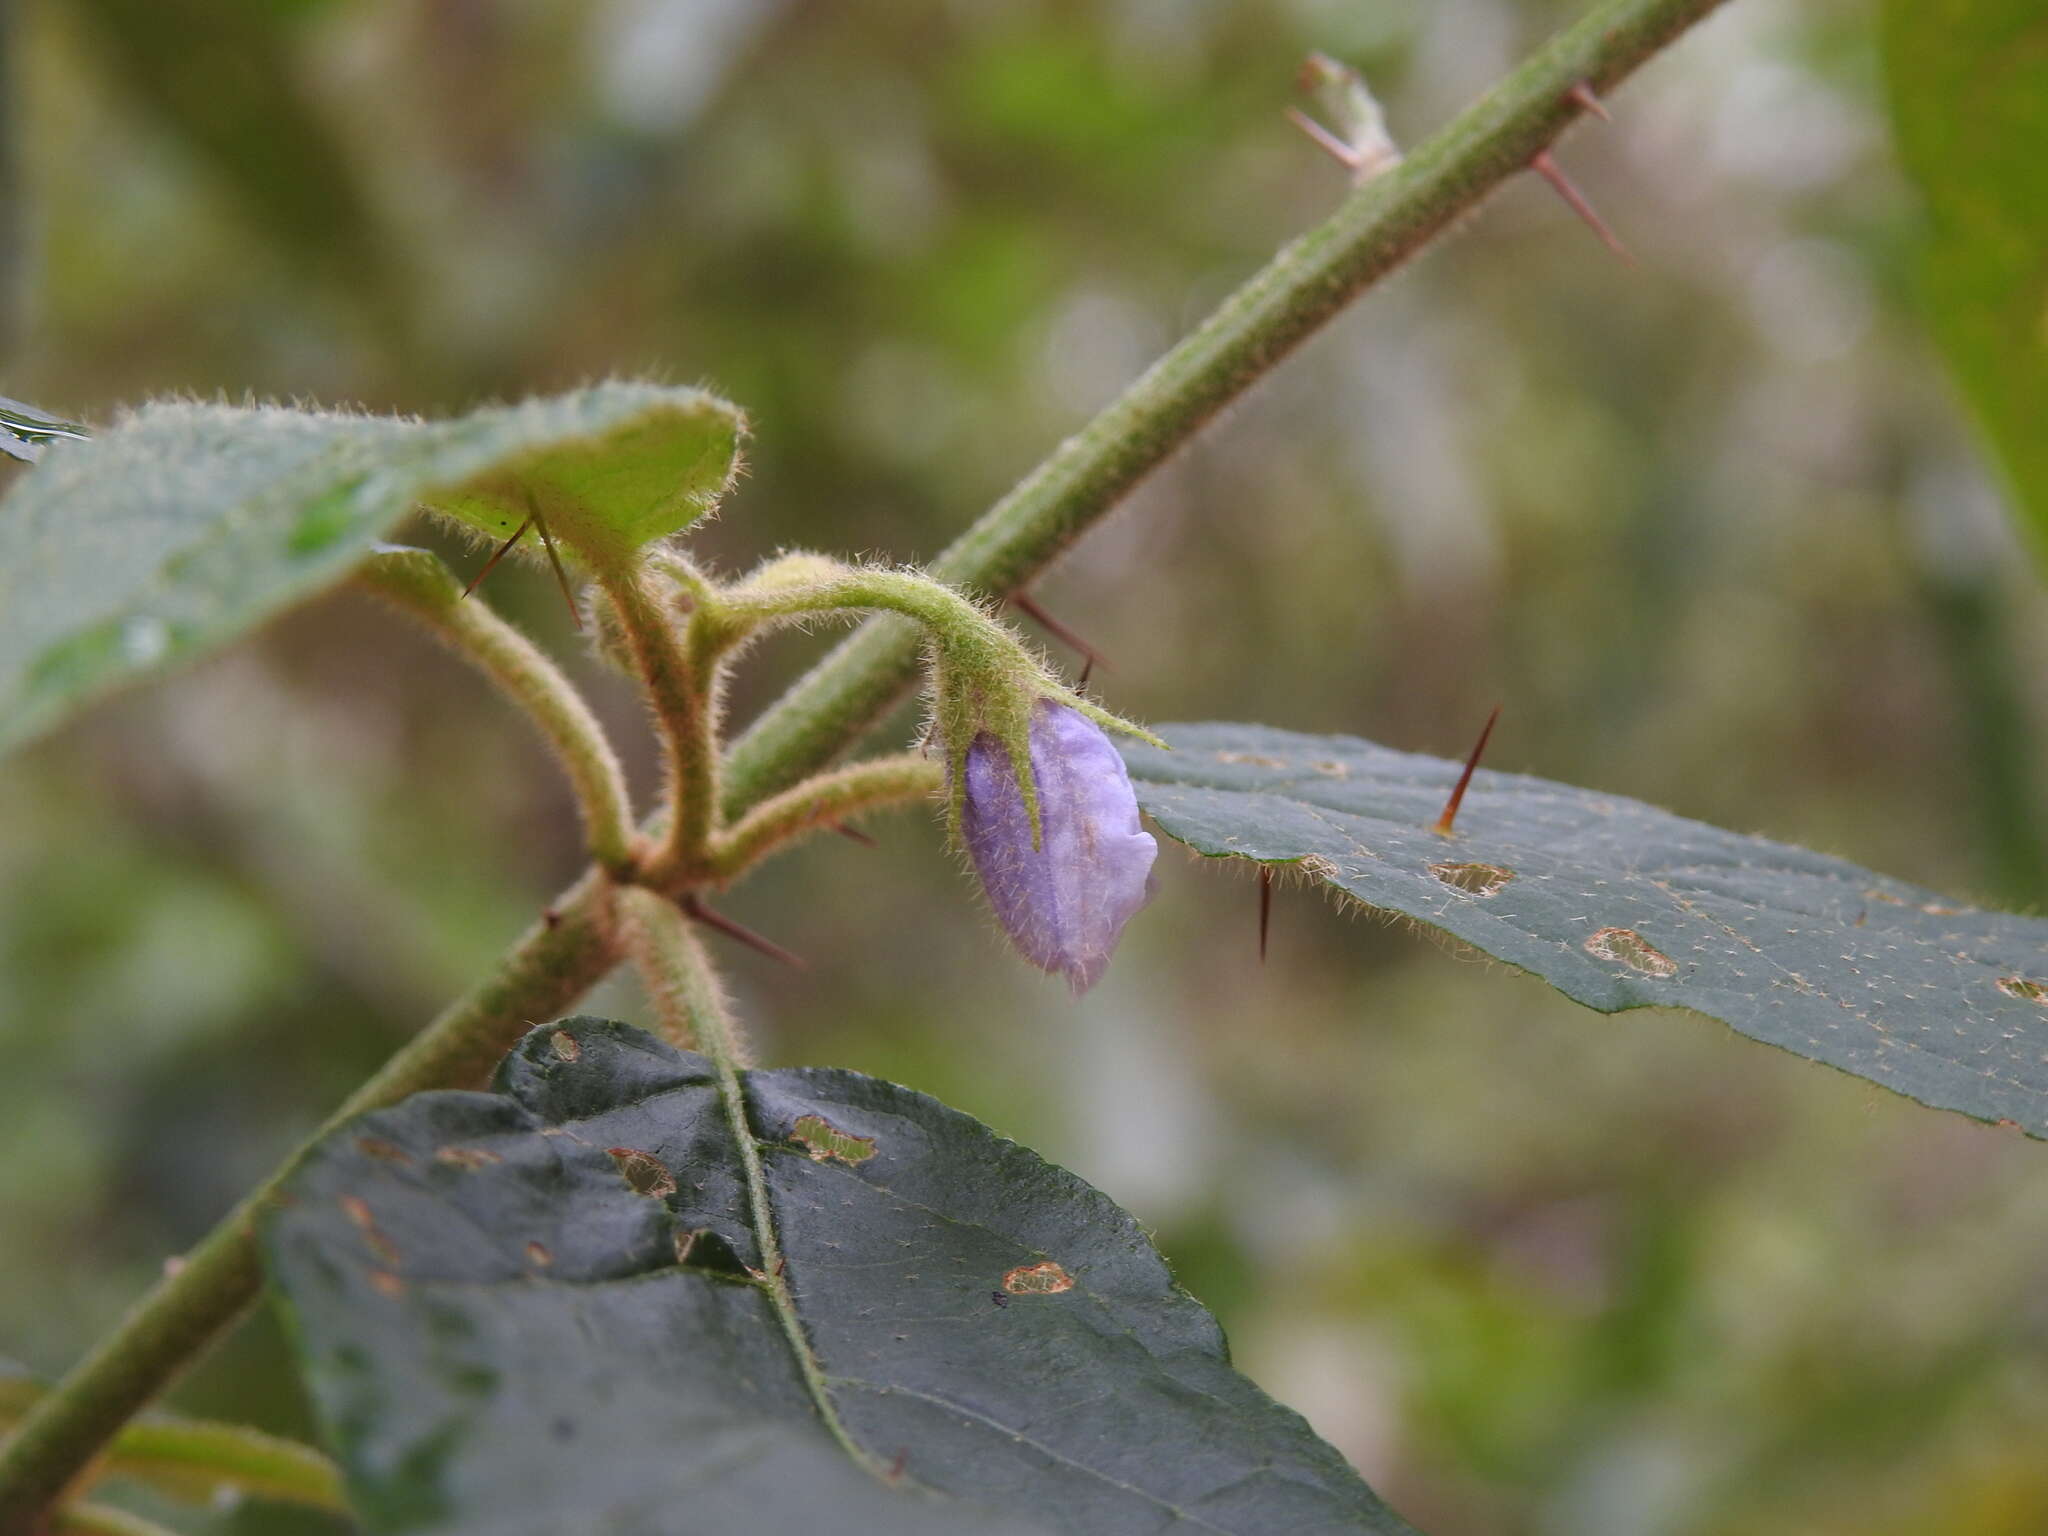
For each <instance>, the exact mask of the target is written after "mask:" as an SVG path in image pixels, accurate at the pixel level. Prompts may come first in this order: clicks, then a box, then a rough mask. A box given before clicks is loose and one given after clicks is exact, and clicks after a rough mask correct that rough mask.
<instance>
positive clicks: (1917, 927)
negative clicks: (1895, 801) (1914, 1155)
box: [1122, 724, 2048, 1137]
mask: <svg viewBox="0 0 2048 1536" xmlns="http://www.w3.org/2000/svg"><path fill="white" fill-rule="evenodd" d="M1158 730H1159V734H1160V735H1162V736H1163V737H1165V738H1166V739H1167V740H1168V741H1169V742H1171V743H1172V744H1173V746H1174V748H1175V750H1174V751H1172V752H1160V751H1158V750H1156V749H1154V748H1150V747H1145V746H1142V745H1138V744H1135V743H1126V744H1124V746H1123V749H1122V750H1123V753H1124V759H1125V761H1126V762H1127V763H1128V764H1129V766H1130V770H1131V778H1132V780H1133V781H1134V782H1135V784H1136V786H1137V791H1138V804H1139V805H1140V807H1142V808H1143V810H1144V811H1145V812H1146V814H1148V815H1149V816H1151V817H1152V819H1153V821H1154V822H1155V823H1156V824H1157V825H1158V826H1159V828H1160V830H1161V831H1163V832H1165V833H1166V835H1167V836H1169V837H1172V838H1176V839H1178V840H1179V841H1181V842H1183V843H1186V844H1187V845H1188V846H1189V847H1191V848H1193V849H1195V850H1196V851H1197V852H1198V853H1203V854H1208V855H1211V856H1214V857H1230V858H1242V859H1250V860H1256V861H1258V862H1260V863H1262V864H1293V865H1295V866H1296V867H1298V868H1299V869H1301V870H1302V871H1303V872H1304V873H1307V874H1309V875H1312V876H1313V877H1314V878H1316V879H1317V880H1319V881H1321V882H1323V883H1324V884H1326V885H1329V886H1331V887H1334V888H1335V889H1337V890H1339V891H1342V892H1344V893H1345V894H1346V895H1349V896H1353V897H1356V898H1357V899H1358V900H1359V901H1362V902H1364V903H1366V904H1367V905H1368V906H1373V907H1378V908H1382V909H1384V910H1387V911H1391V912H1400V913H1404V914H1406V915H1407V916H1409V917H1412V918H1414V919H1416V920H1417V921H1419V922H1422V923H1426V924H1428V925H1429V926H1430V927H1433V928H1439V929H1442V930H1443V931H1444V932H1446V933H1450V934H1454V935H1456V936H1457V937H1458V938H1460V939H1463V940H1464V941H1465V942H1466V943H1468V944H1471V945H1473V946H1474V947H1475V948H1477V949H1481V950H1484V951H1485V952H1486V953H1487V954H1489V955H1492V956H1494V957H1496V958H1497V959H1501V960H1505V961H1507V962H1509V963H1510V964H1512V965H1517V966H1520V967H1521V968H1522V969H1524V970H1526V971H1530V972H1532V973H1534V974H1535V975H1537V976H1540V977H1541V978H1542V979H1543V980H1545V981H1547V982H1549V983H1550V984H1551V985H1552V986H1554V987H1556V988H1557V989H1558V990H1559V991H1560V992H1563V993H1564V994H1565V995H1566V996H1567V997H1570V998H1573V999H1574V1000H1576V1001H1578V1002H1581V1003H1584V1004H1585V1005H1586V1006H1587V1007H1589V1008H1596V1009H1598V1010H1599V1011H1600V1012H1602V1013H1619V1012H1621V1011H1622V1010H1624V1009H1628V1008H1647V1007H1659V1006H1662V1007H1672V1008H1690V1009H1693V1010H1694V1011H1696V1012H1699V1013H1704V1014H1707V1015H1710V1016H1711V1017H1713V1018H1717V1019H1720V1020H1722V1021H1723V1022H1725V1023H1727V1024H1730V1025H1732V1026H1734V1027H1735V1028H1736V1029H1738V1030H1740V1031H1741V1032H1742V1033H1743V1034H1745V1035H1748V1036H1750V1037H1751V1038H1752V1039H1756V1040H1762V1041H1765V1042H1767V1043H1768V1044H1771V1045H1776V1046H1780V1047H1782V1048H1783V1049H1785V1050H1788V1051H1791V1052H1793V1053H1794V1054H1795V1055H1799V1056H1804V1057H1807V1058H1808V1059H1810V1060H1813V1061H1819V1062H1825V1063H1827V1064H1828V1065H1829V1066H1833V1067H1839V1068H1841V1069H1842V1070H1843V1071H1845V1072H1850V1073H1853V1074H1855V1075H1856V1076H1858V1077H1863V1078H1868V1079H1869V1080H1870V1081H1871V1082H1873V1083H1878V1084H1880V1085H1882V1086H1883V1087H1886V1088H1889V1089H1891V1090H1893V1091H1894V1092H1896V1093H1902V1094H1905V1095H1907V1096H1908V1097H1910V1098H1914V1099H1917V1100H1919V1101H1920V1102H1921V1103H1923V1104H1927V1105H1931V1106H1933V1107H1935V1108H1937V1109H1954V1110H1960V1111H1962V1112H1963V1113H1964V1114H1967V1115H1974V1116H1975V1117H1977V1118H1978V1119H1980V1120H1995V1121H2007V1122H2011V1123H2014V1124H2017V1125H2019V1126H2021V1127H2022V1128H2024V1129H2025V1130H2026V1131H2027V1132H2028V1133H2029V1134H2030V1135H2035V1136H2044V1137H2048V921H2043V920H2041V919H2039V918H2029V917H2015V916H2012V915H2010V914H2007V913H2001V912H1986V911H1980V910H1978V909H1976V908H1973V907H1968V906H1965V905H1963V904H1960V903H1955V902H1949V901H1945V900H1943V899H1942V898H1941V897H1939V896H1937V895H1935V894H1934V893H1933V892H1931V891H1924V890H1919V889H1916V888H1915V887H1913V886H1908V885H1902V884H1900V883H1899V882H1897V881H1895V880H1888V879H1886V878H1884V877H1883V876H1881V875H1874V874H1871V873H1870V872H1869V871H1868V870H1863V869H1858V868H1857V867H1856V866H1855V865H1853V864H1846V863H1844V862H1842V861H1841V860H1839V859H1831V858H1826V857H1823V856H1822V855H1820V854H1816V853H1808V852H1806V851H1804V850H1802V849H1798V848H1789V847H1786V846H1785V845H1784V844H1782V843H1773V842H1768V841H1766V840H1765V839H1763V838H1759V837H1744V836H1741V835H1739V834H1737V833H1733V832H1724V831H1721V830H1720V829H1719V828H1716V827H1710V826H1706V825H1704V824H1702V823H1700V822H1696V821H1687V820H1685V819H1683V818H1681V817H1678V816H1673V815H1671V814H1670V813H1669V812H1666V811H1660V810H1656V809H1654V808H1653V807H1651V806H1647V805H1643V804H1641V803H1639V802H1637V801H1634V800H1625V799H1622V798H1621V797H1619V796H1615V795H1603V794H1599V793H1596V792H1594V791H1592V790H1584V789H1574V788H1572V787H1571V786H1569V785H1565V784H1553V783H1550V782H1548V781H1546V780H1542V779H1532V778H1525V777H1523V776H1521V775H1519V774H1507V773H1489V772H1486V771H1484V770H1482V771H1480V772H1479V773H1478V774H1477V775H1475V776H1474V778H1473V781H1472V787H1471V791H1470V793H1469V794H1468V796H1467V798H1466V800H1465V803H1464V807H1463V809H1462V810H1461V811H1460V813H1459V816H1458V821H1457V832H1456V834H1455V835H1454V836H1450V837H1446V836H1443V835H1440V834H1439V833H1437V832H1436V831H1435V830H1433V827H1434V823H1435V822H1436V819H1437V815H1438V812H1439V810H1440V809H1441V807H1442V805H1443V801H1444V795H1445V792H1446V791H1447V790H1448V789H1449V788H1450V786H1451V785H1452V783H1453V782H1454V781H1455V780H1456V779H1457V777H1458V772H1459V767H1460V765H1459V764H1457V763H1454V762H1449V761H1446V760H1444V759H1441V758H1434V757H1420V756H1416V755H1413V754H1410V753H1406V752H1394V751H1389V750H1388V749H1387V748H1385V747H1378V746H1374V745H1373V744H1372V743H1371V742H1366V741H1360V740H1358V739H1357V738H1356V737H1351V736H1304V735H1299V734H1296V733H1295V732H1292V731H1279V730H1272V729H1270V728H1268V727H1265V726H1257V725H1218V724H1207V725H1163V726H1160V727H1159V728H1158Z"/></svg>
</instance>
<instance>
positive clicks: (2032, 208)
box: [1884, 0, 2048, 557]
mask: <svg viewBox="0 0 2048 1536" xmlns="http://www.w3.org/2000/svg"><path fill="white" fill-rule="evenodd" d="M1884 34H1885V49H1884V51H1885V64H1886V70H1887V73H1888V75H1889V76H1890V82H1891V101H1892V121H1893V125H1894V128H1895V130H1896V133H1897V138H1898V145H1899V153H1900V156H1901V158H1902V159H1903V160H1904V161H1905V164H1906V168H1907V170H1908V171H1909V172H1910V173H1911V174H1912V176H1913V179H1914V180H1915V181H1916V182H1917V183H1918V184H1919V188H1920V192H1921V195H1922V196H1923V197H1924V198H1925V200H1926V204H1927V213H1928V225H1929V240H1928V248H1927V270H1926V279H1927V282H1926V288H1927V300H1928V304H1929V307H1930V309H1931V310H1932V317H1933V321H1934V329H1935V333H1936V335H1937V337H1938V338H1939V340H1940V342H1941V344H1942V347H1943V349H1944V350H1945V351H1946V352H1947V354H1948V359H1949V362H1950V364H1951V366H1953V367H1954V369H1955V371H1956V375H1957V377H1958V378H1959V379H1960V380H1961V382H1962V386H1963V390H1964V393H1965V394H1967V395H1968V396H1969V399H1970V403H1971V405H1972V407H1973V408H1974V409H1975V411H1976V413H1977V416H1978V418H1979V419H1980V420H1981V422H1982V423H1983V425H1984V427H1985V429H1986V431H1987V432H1988V434H1989V435H1990V438H1991V440H1992V443H1993V445H1994V446H1995V447H1996V448H1997V450H1998V452H1999V454H2000V456H2001V457H2002V458H2003V459H2004V462H2005V467H2006V470H2007V472H2008V474H2009V475H2010V477H2011V480H2012V484H2013V488H2014V490H2015V491H2016V492H2017V501H2018V505H2019V506H2020V508H2021V509H2022V511H2023V512H2024V514H2025V515H2026V517H2027V518H2028V520H2029V521H2030V522H2031V523H2032V525H2033V531H2034V533H2035V535H2036V540H2035V547H2036V549H2037V550H2039V551H2041V552H2042V554H2043V555H2044V557H2048V154H2044V153H2043V152H2042V146H2044V145H2048V8H2044V7H2043V6H2042V5H2041V3H2040V0H1888V3H1887V4H1886V6H1885V17H1884Z"/></svg>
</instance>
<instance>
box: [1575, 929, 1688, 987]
mask: <svg viewBox="0 0 2048 1536" xmlns="http://www.w3.org/2000/svg"><path fill="white" fill-rule="evenodd" d="M1585 949H1586V953H1587V954H1589V955H1597V956H1599V958H1600V959H1602V960H1617V961H1619V962H1620V963H1621V964H1623V965H1625V966H1627V967H1628V968H1629V969H1630V970H1632V971H1641V972H1642V973H1643V974H1644V975H1645V976H1655V977H1657V978H1658V979H1659V980H1667V979H1669V978H1670V977H1673V976H1676V975H1677V974H1678V962H1677V961H1676V960H1673V959H1672V958H1671V957H1670V956H1669V955H1667V954H1665V953H1664V951H1663V950H1661V949H1659V948H1657V947H1656V945H1654V944H1652V943H1651V942H1650V941H1649V940H1648V939H1646V938H1644V937H1643V936H1642V935H1641V934H1640V933H1637V932H1636V931H1635V929H1633V928H1602V929H1601V930H1600V931H1599V932H1598V933H1596V934H1594V935H1593V936H1592V937H1591V938H1590V939H1588V940H1586V944H1585Z"/></svg>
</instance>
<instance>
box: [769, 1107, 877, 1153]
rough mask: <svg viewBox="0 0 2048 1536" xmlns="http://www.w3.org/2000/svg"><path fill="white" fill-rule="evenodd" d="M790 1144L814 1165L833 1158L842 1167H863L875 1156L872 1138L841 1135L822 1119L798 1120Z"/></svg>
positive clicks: (806, 1116) (818, 1116)
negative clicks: (851, 1165) (799, 1147)
mask: <svg viewBox="0 0 2048 1536" xmlns="http://www.w3.org/2000/svg"><path fill="white" fill-rule="evenodd" d="M790 1140H792V1141H794V1142H796V1143H797V1144H798V1145H799V1146H801V1147H802V1148H803V1149H804V1150H805V1151H806V1152H808V1153H809V1154H810V1157H811V1161H812V1162H814V1163H822V1162H825V1161H827V1160H829V1159H831V1158H835V1157H836V1158H838V1159H839V1161H840V1162H842V1163H864V1162H866V1161H867V1160H868V1159H869V1158H871V1157H873V1156H874V1155H875V1138H874V1137H872V1136H855V1135H854V1134H852V1133H851V1132H850V1131H842V1130H840V1129H839V1127H838V1126H836V1125H834V1124H833V1123H832V1122H831V1121H830V1120H827V1119H826V1118H825V1117H824V1116H823V1115H803V1116H800V1117H799V1118H798V1120H797V1122H796V1128H795V1129H794V1130H792V1131H791V1132H790Z"/></svg>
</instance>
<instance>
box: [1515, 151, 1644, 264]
mask: <svg viewBox="0 0 2048 1536" xmlns="http://www.w3.org/2000/svg"><path fill="white" fill-rule="evenodd" d="M1529 169H1530V170H1532V171H1534V172H1535V173H1536V174H1537V175H1538V176H1541V177H1542V178H1543V179H1544V180H1545V181H1547V182H1549V183H1550V186H1551V189H1552V190H1553V191H1555V192H1556V193H1557V195H1558V196H1559V197H1561V198H1563V199H1564V201H1565V206H1566V207H1567V208H1569V209H1571V211H1572V212H1573V213H1576V214H1577V215H1578V216H1579V217H1580V218H1581V219H1584V220H1585V221H1586V225H1587V227H1588V228H1590V229H1591V230H1592V231H1593V233H1594V234H1596V235H1598V236H1599V237H1600V243H1601V244H1602V245H1604V246H1606V247H1607V249H1608V250H1610V251H1612V252H1614V254H1615V255H1616V256H1618V257H1620V258H1621V261H1622V263H1623V264H1624V265H1625V266H1631V267H1632V266H1634V265H1635V264H1636V259H1635V257H1634V256H1632V255H1631V254H1630V253H1629V248H1628V247H1627V246H1625V245H1623V244H1622V243H1621V237H1620V236H1619V235H1617V234H1615V232H1614V231H1613V230H1611V229H1609V228H1608V227H1607V221H1606V220H1605V219H1603V218H1601V217H1600V215H1599V214H1598V213H1596V212H1595V211H1594V209H1593V205H1592V204H1591V203H1589V202H1587V201H1586V194H1585V193H1583V192H1581V191H1580V190H1579V189H1578V188H1577V187H1575V186H1573V185H1572V179H1571V178H1570V177H1569V176H1567V175H1565V173H1564V171H1563V170H1562V169H1561V168H1560V167H1559V166H1558V163H1557V162H1556V161H1555V160H1553V159H1552V158H1551V157H1550V151H1549V150H1547V149H1541V150H1538V151H1537V152H1536V154H1535V156H1534V158H1532V159H1531V160H1530V161H1529Z"/></svg>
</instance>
